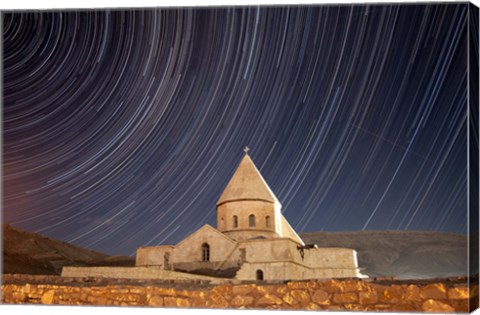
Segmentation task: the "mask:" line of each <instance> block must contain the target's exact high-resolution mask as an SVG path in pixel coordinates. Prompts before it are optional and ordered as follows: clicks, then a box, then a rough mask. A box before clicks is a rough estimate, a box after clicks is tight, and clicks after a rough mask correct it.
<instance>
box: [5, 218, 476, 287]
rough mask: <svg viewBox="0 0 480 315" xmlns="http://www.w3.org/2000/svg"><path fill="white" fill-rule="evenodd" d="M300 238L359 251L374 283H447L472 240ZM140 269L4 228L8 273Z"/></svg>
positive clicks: (462, 269) (381, 234)
mask: <svg viewBox="0 0 480 315" xmlns="http://www.w3.org/2000/svg"><path fill="white" fill-rule="evenodd" d="M300 237H302V239H303V240H304V241H305V243H307V244H317V245H318V247H345V248H352V249H355V250H356V251H357V255H358V264H359V266H360V268H362V269H363V271H362V272H363V273H364V274H366V275H368V276H370V277H382V276H387V277H389V276H393V277H396V278H398V279H418V278H443V277H455V276H465V275H466V273H467V238H466V237H465V236H463V235H458V234H450V233H437V232H409V231H362V232H312V233H301V234H300ZM476 250H477V251H478V248H477V249H476ZM134 264H135V261H134V259H133V258H130V257H124V256H107V255H105V254H102V253H98V252H95V251H92V250H88V249H83V248H79V247H76V246H74V245H71V244H68V243H66V242H62V241H57V240H52V239H49V238H46V237H43V236H41V235H38V234H35V233H30V232H26V231H22V230H20V229H17V228H14V227H11V226H9V225H5V224H4V225H3V264H2V265H3V273H22V274H52V275H54V274H57V275H58V274H60V272H61V270H62V267H63V266H133V265H134Z"/></svg>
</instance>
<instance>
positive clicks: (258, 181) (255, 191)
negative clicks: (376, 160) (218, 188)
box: [217, 153, 280, 205]
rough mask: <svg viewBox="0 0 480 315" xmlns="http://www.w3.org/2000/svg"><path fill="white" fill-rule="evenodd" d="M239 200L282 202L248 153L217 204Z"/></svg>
mask: <svg viewBox="0 0 480 315" xmlns="http://www.w3.org/2000/svg"><path fill="white" fill-rule="evenodd" d="M238 200H262V201H266V202H271V203H278V204H280V203H279V201H278V200H277V198H276V197H275V195H274V194H273V192H272V190H271V189H270V187H268V185H267V183H266V182H265V180H264V179H263V177H262V175H261V174H260V172H259V171H258V169H257V167H256V166H255V164H254V163H253V161H252V159H251V158H250V156H249V155H248V154H247V153H246V154H245V156H244V157H243V159H242V161H241V162H240V164H239V165H238V167H237V170H236V171H235V173H234V174H233V176H232V178H231V179H230V182H229V183H228V185H227V187H226V188H225V190H224V191H223V193H222V195H221V196H220V199H219V200H218V202H217V205H220V204H222V203H225V202H229V201H238Z"/></svg>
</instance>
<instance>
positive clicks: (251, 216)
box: [248, 214, 255, 227]
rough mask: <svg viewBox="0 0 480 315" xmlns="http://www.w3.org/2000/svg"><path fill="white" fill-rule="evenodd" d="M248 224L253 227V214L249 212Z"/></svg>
mask: <svg viewBox="0 0 480 315" xmlns="http://www.w3.org/2000/svg"><path fill="white" fill-rule="evenodd" d="M248 226H249V227H255V216H254V215H253V214H251V215H250V216H249V217H248Z"/></svg>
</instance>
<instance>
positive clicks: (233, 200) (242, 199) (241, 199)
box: [216, 198, 275, 207]
mask: <svg viewBox="0 0 480 315" xmlns="http://www.w3.org/2000/svg"><path fill="white" fill-rule="evenodd" d="M236 201H263V202H267V203H271V204H275V201H272V200H267V199H261V198H239V199H231V200H225V201H222V202H218V203H217V204H216V206H217V207H218V206H221V205H223V204H226V203H229V202H236Z"/></svg>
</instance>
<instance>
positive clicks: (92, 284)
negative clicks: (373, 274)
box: [1, 275, 478, 313]
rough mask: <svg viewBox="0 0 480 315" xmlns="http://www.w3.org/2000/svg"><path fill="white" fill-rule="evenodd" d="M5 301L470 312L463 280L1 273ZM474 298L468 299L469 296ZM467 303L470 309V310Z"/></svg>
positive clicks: (475, 301)
mask: <svg viewBox="0 0 480 315" xmlns="http://www.w3.org/2000/svg"><path fill="white" fill-rule="evenodd" d="M2 280H3V284H2V286H1V287H2V292H3V297H2V301H3V303H12V304H64V305H65V304H66V305H124V306H155V307H159V306H160V307H194V308H247V309H296V310H336V311H340V310H346V311H353V310H356V311H394V312H402V311H405V312H415V311H416V312H418V311H424V312H441V313H448V312H468V311H472V310H473V307H474V305H477V304H478V287H475V288H472V290H469V289H468V286H467V279H466V278H451V279H432V280H422V281H420V280H418V281H405V280H403V281H400V280H387V279H383V280H381V279H342V280H310V281H293V282H278V283H232V284H222V285H210V284H208V283H206V282H202V281H184V282H178V281H175V282H172V281H170V282H168V281H167V282H166V281H163V282H162V281H159V280H156V281H154V280H151V281H138V280H137V281H134V280H124V279H99V278H64V277H56V276H27V275H4V276H3V279H2ZM471 296H472V297H475V298H470V297H471ZM469 301H470V303H471V305H472V306H471V307H470V309H469Z"/></svg>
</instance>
